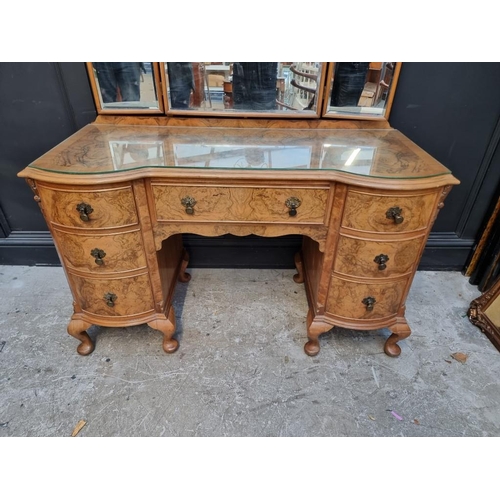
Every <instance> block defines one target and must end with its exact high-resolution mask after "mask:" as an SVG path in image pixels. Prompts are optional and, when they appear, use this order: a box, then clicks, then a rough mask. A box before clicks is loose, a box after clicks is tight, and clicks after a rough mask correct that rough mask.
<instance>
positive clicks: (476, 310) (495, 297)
mask: <svg viewBox="0 0 500 500" xmlns="http://www.w3.org/2000/svg"><path fill="white" fill-rule="evenodd" d="M467 315H468V316H469V320H470V321H471V323H472V324H474V325H476V326H477V327H479V328H480V329H481V331H482V332H483V333H485V334H486V336H487V337H488V338H489V339H490V341H491V343H492V344H493V345H494V346H495V347H496V348H497V349H498V350H499V351H500V278H497V280H496V282H495V283H494V284H493V285H492V286H491V287H490V288H489V290H487V291H486V292H484V293H483V294H482V295H481V296H480V297H479V298H477V299H475V300H473V301H472V302H471V303H470V307H469V311H468V313H467Z"/></svg>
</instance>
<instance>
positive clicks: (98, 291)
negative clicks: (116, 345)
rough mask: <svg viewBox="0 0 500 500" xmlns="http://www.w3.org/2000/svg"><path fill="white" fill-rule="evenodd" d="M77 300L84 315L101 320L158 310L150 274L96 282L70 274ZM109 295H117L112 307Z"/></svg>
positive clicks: (96, 280) (97, 280) (95, 280)
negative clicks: (95, 315) (97, 317)
mask: <svg viewBox="0 0 500 500" xmlns="http://www.w3.org/2000/svg"><path fill="white" fill-rule="evenodd" d="M68 278H69V281H70V283H71V284H72V289H73V291H74V293H75V298H76V300H77V302H78V304H79V305H80V307H81V308H82V309H83V311H86V312H89V313H92V314H97V315H100V316H133V315H135V314H140V313H144V312H149V311H152V310H153V309H154V302H153V295H152V292H151V285H150V282H149V277H148V275H147V274H140V275H138V276H132V277H130V278H107V279H98V278H96V279H93V278H83V277H80V276H76V275H74V274H68ZM107 294H112V295H114V297H113V299H112V303H113V304H114V305H108V299H107V298H105V296H106V295H107ZM110 304H111V302H110Z"/></svg>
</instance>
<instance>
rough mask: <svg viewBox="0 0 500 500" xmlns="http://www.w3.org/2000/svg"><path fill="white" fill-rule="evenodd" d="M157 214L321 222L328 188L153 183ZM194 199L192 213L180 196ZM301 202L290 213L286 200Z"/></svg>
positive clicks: (184, 218)
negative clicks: (291, 199)
mask: <svg viewBox="0 0 500 500" xmlns="http://www.w3.org/2000/svg"><path fill="white" fill-rule="evenodd" d="M152 190H153V198H154V201H155V212H156V218H157V220H159V221H164V222H166V221H190V222H199V221H203V222H208V221H210V222H223V221H224V222H226V221H227V222H251V221H255V222H262V221H265V222H286V223H287V224H298V223H303V222H307V223H310V224H312V223H316V224H322V223H324V221H325V217H326V203H327V199H328V194H329V191H328V189H290V188H288V189H287V188H282V189H265V188H264V189H263V188H253V189H252V188H241V187H202V186H167V185H158V184H152ZM187 196H190V197H192V198H194V199H195V200H196V205H195V206H194V214H192V215H190V214H187V213H186V209H185V207H184V206H183V205H182V203H181V200H182V199H183V198H185V197H187ZM291 197H295V198H298V199H299V200H300V202H301V205H300V207H299V208H297V215H295V216H293V217H292V216H290V215H289V208H287V206H286V204H285V202H286V200H287V199H289V198H291Z"/></svg>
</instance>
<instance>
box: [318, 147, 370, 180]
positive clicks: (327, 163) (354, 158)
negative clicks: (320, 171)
mask: <svg viewBox="0 0 500 500" xmlns="http://www.w3.org/2000/svg"><path fill="white" fill-rule="evenodd" d="M376 151H377V148H372V147H353V146H346V145H334V144H325V145H324V146H323V153H322V155H321V162H320V168H324V167H327V168H335V169H336V170H343V171H345V172H350V173H352V174H360V175H370V173H371V168H372V165H373V163H374V159H375V152H376Z"/></svg>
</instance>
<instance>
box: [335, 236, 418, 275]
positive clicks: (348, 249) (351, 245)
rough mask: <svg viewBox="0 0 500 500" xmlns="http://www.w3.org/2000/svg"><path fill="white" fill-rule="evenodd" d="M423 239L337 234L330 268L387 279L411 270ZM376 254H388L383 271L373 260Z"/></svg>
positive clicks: (340, 271)
mask: <svg viewBox="0 0 500 500" xmlns="http://www.w3.org/2000/svg"><path fill="white" fill-rule="evenodd" d="M423 238H424V237H423V236H420V237H418V238H412V239H409V240H388V241H375V240H367V239H360V238H352V237H347V236H340V238H339V245H338V250H337V257H336V260H335V266H334V271H335V272H337V273H342V274H347V275H350V276H357V277H360V278H362V277H367V278H389V277H397V276H401V275H404V274H408V273H411V272H412V270H413V267H414V265H415V263H416V261H417V258H418V254H419V252H420V246H421V245H422V241H423ZM380 254H384V255H387V256H388V257H389V260H388V261H387V263H386V268H385V269H383V270H380V269H379V265H378V264H377V263H376V262H375V261H374V259H375V257H376V256H378V255H380Z"/></svg>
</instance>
